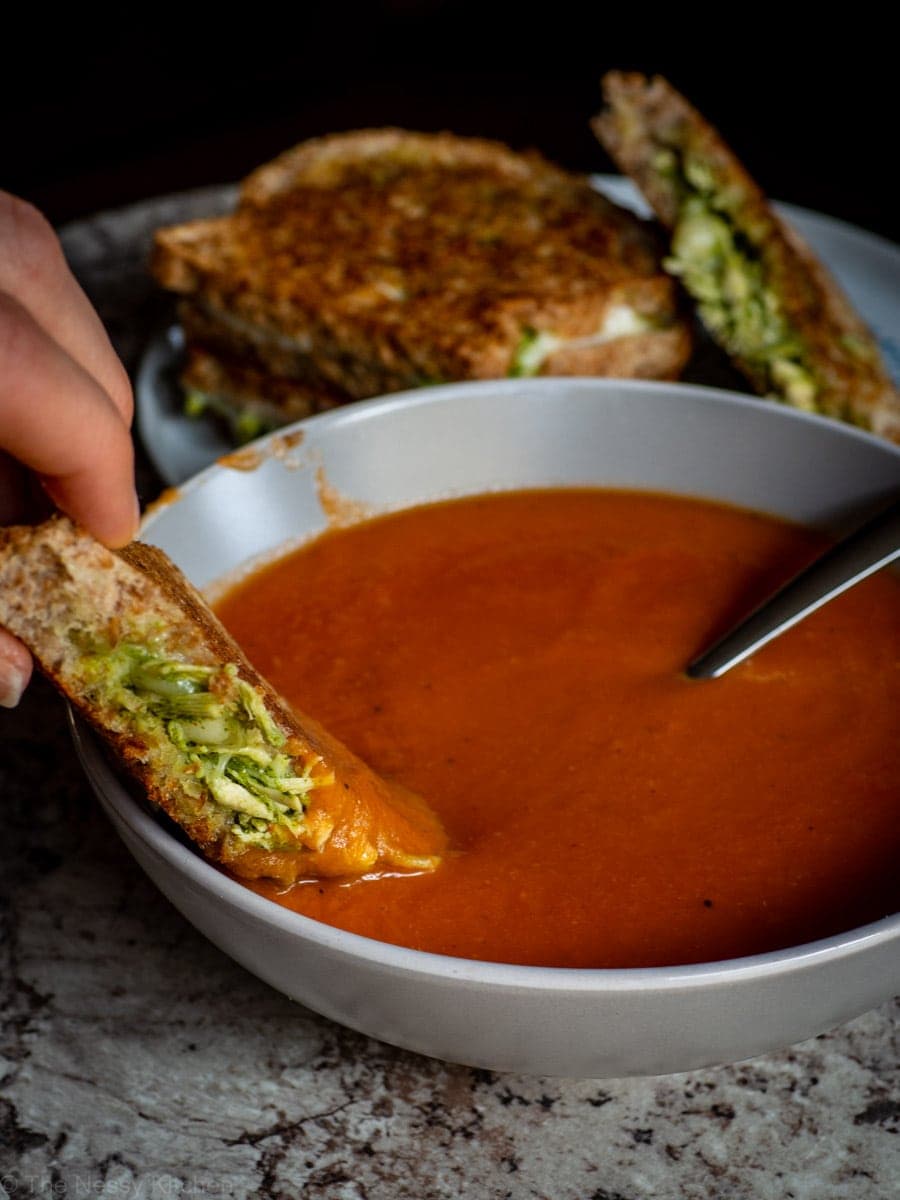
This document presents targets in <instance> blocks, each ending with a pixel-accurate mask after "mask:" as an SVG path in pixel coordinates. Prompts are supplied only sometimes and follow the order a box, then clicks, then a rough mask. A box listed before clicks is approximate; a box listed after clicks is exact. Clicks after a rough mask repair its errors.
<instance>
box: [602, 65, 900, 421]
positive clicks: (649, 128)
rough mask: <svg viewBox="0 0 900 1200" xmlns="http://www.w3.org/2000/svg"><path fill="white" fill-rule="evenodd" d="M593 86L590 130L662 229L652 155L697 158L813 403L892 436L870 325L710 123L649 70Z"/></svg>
mask: <svg viewBox="0 0 900 1200" xmlns="http://www.w3.org/2000/svg"><path fill="white" fill-rule="evenodd" d="M603 91H604V98H605V100H606V105H607V107H606V109H605V110H604V112H602V113H601V114H600V115H599V116H597V117H596V118H595V119H594V122H593V128H594V131H595V132H596V134H597V136H598V137H599V139H600V140H601V142H602V143H603V145H604V147H605V148H606V150H607V151H608V152H609V154H610V155H611V157H612V158H613V159H614V161H615V162H616V164H617V165H618V166H619V168H620V169H621V170H622V171H623V172H625V173H626V174H628V175H630V176H631V177H632V179H634V181H635V183H636V184H637V185H638V187H639V188H640V189H641V191H642V193H643V194H644V196H645V197H646V199H647V201H648V202H649V203H650V205H651V206H652V207H653V209H654V211H655V212H656V214H657V215H658V216H659V218H660V220H661V221H662V222H663V223H664V224H665V225H666V226H667V227H668V228H669V229H672V228H673V227H674V225H675V223H676V220H677V218H678V209H679V200H680V192H679V185H678V182H677V176H676V175H674V174H673V173H671V172H670V171H669V170H667V169H666V167H665V165H664V160H662V159H661V158H660V155H661V154H665V153H669V154H674V155H675V157H676V160H677V161H678V162H679V163H680V164H683V163H684V162H687V161H691V162H693V163H700V164H703V166H704V168H705V169H706V170H707V171H708V172H709V174H710V177H711V179H712V180H713V182H714V186H715V189H716V193H717V203H718V204H719V205H720V211H722V212H724V213H726V214H727V216H728V218H729V219H730V220H731V221H732V222H733V224H734V225H735V226H736V227H737V228H738V229H739V230H740V232H741V235H742V237H743V238H744V239H745V240H746V242H747V243H748V244H749V245H750V246H752V247H753V249H754V250H755V252H756V254H757V255H758V257H759V260H760V262H761V264H762V268H763V273H764V279H765V282H766V286H767V287H768V288H769V289H770V290H771V291H772V292H773V293H774V294H775V295H776V296H777V297H778V301H779V304H780V307H781V310H782V312H783V314H784V316H785V318H786V319H787V321H788V323H789V325H790V327H791V329H792V330H794V331H795V332H796V334H797V335H798V337H799V338H800V339H801V341H802V343H803V345H804V347H805V361H807V362H808V363H809V365H810V368H811V370H812V371H813V374H814V375H815V377H816V380H817V383H818V385H819V394H818V397H817V407H818V408H819V409H820V410H821V411H822V412H824V413H826V414H827V415H830V416H835V417H839V418H842V419H845V420H849V421H852V422H853V423H855V424H858V425H862V426H864V427H865V428H869V429H871V430H872V431H873V432H876V433H879V434H882V435H883V436H886V437H889V438H891V439H893V440H895V441H900V397H898V394H897V391H896V389H895V388H894V385H893V383H892V381H891V379H890V377H889V375H888V372H887V370H886V368H885V365H884V363H883V361H882V359H881V354H880V351H879V349H878V345H877V342H876V341H875V338H874V337H873V336H872V333H871V331H870V330H869V329H868V327H867V326H866V324H865V323H864V322H863V321H862V320H861V318H860V317H859V315H858V314H857V313H856V312H855V310H854V309H853V306H852V305H851V304H850V302H849V300H848V299H847V297H846V296H845V295H844V293H843V292H842V290H841V289H840V287H839V286H838V285H837V283H836V282H835V280H834V279H833V278H832V276H831V275H830V273H829V272H828V271H827V270H826V268H825V267H824V266H823V264H822V263H821V262H820V261H818V259H817V258H816V257H815V255H814V254H813V253H812V251H811V250H810V249H809V247H808V246H806V244H805V243H804V242H803V240H802V239H801V238H800V237H799V235H798V234H797V233H796V232H795V231H794V230H793V229H792V228H791V227H790V226H789V225H788V224H787V223H786V222H785V221H783V220H782V219H781V218H780V217H779V216H778V214H777V213H776V212H775V211H774V209H773V208H772V207H771V205H770V203H769V201H768V199H767V197H766V195H765V194H764V192H763V191H762V189H761V188H760V187H759V185H758V184H757V183H756V182H755V181H754V180H753V179H752V178H751V177H750V175H749V174H748V173H747V171H746V169H745V168H744V167H743V165H742V164H741V162H740V161H739V160H738V158H737V157H736V155H735V154H734V153H733V151H732V150H731V149H730V148H729V147H728V146H727V145H726V143H725V142H724V141H723V139H722V138H721V136H720V135H719V133H718V132H717V131H716V129H714V128H713V126H712V125H710V124H709V122H708V121H706V120H705V119H704V118H703V117H702V116H701V114H700V113H699V112H697V110H696V109H695V108H693V106H692V105H690V104H689V103H688V101H687V100H686V99H685V98H684V97H683V96H682V95H680V94H679V93H678V92H677V91H676V90H675V89H674V88H673V87H671V85H670V84H669V83H667V82H666V80H664V79H662V78H660V77H658V76H657V77H655V78H652V79H651V78H647V77H646V76H643V75H639V74H634V73H623V72H612V73H610V74H609V75H607V76H606V77H605V78H604V80H603ZM734 361H735V364H736V365H737V366H738V367H740V369H741V370H742V371H743V372H744V374H745V375H746V376H747V378H748V380H749V381H750V383H751V384H752V385H753V387H754V388H755V389H756V390H758V391H761V392H767V391H768V390H769V388H770V387H771V383H770V381H768V380H767V378H766V377H765V375H764V374H761V372H760V370H759V368H758V366H757V365H755V364H754V363H753V362H750V361H747V360H745V359H742V358H741V357H739V356H735V357H734Z"/></svg>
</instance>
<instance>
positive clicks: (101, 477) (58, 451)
mask: <svg viewBox="0 0 900 1200" xmlns="http://www.w3.org/2000/svg"><path fill="white" fill-rule="evenodd" d="M0 446H2V447H3V448H4V449H5V450H6V451H7V453H8V454H10V455H12V457H13V458H15V459H18V461H19V462H20V463H23V464H24V465H25V466H26V467H28V468H30V469H31V470H32V471H34V472H35V473H36V474H37V475H38V477H39V478H40V480H41V483H42V484H43V486H44V487H45V489H46V490H47V492H48V493H49V495H50V496H51V498H52V499H53V500H54V501H55V502H56V504H58V505H59V507H60V508H61V509H63V511H64V512H67V513H68V514H69V515H70V516H71V517H72V518H74V519H75V520H76V521H78V522H80V524H82V525H84V526H85V528H86V529H88V530H89V531H90V532H91V533H93V534H94V536H95V537H97V538H99V539H100V540H101V541H103V542H105V543H107V545H110V546H118V545H123V544H124V543H125V542H127V541H129V540H130V538H131V537H133V535H134V533H135V532H136V531H137V525H138V519H139V509H138V501H137V496H136V494H135V489H134V449H133V446H132V441H131V435H130V433H129V431H128V425H127V423H126V420H125V418H124V417H123V414H122V412H121V409H120V408H119V407H118V405H116V404H115V402H114V401H113V400H112V399H111V398H110V397H109V396H108V395H107V394H106V392H105V391H104V390H103V388H102V387H101V386H100V385H99V383H98V382H97V380H96V379H95V378H94V377H93V376H92V375H91V374H90V373H89V372H88V371H87V370H86V369H85V368H84V367H83V366H82V365H79V363H78V362H76V361H75V360H74V359H72V358H71V357H70V356H69V355H68V354H67V353H66V352H65V350H64V349H63V348H62V347H61V346H60V345H59V344H58V343H57V342H56V341H54V339H53V338H52V337H50V336H49V334H48V333H47V332H46V330H45V329H43V328H42V327H41V326H40V325H39V324H38V323H37V321H36V320H35V319H34V317H33V316H32V315H31V314H30V313H29V312H27V311H26V309H25V308H23V307H22V305H21V304H19V303H18V301H17V300H15V299H14V298H13V297H11V296H9V295H5V294H3V293H2V292H0Z"/></svg>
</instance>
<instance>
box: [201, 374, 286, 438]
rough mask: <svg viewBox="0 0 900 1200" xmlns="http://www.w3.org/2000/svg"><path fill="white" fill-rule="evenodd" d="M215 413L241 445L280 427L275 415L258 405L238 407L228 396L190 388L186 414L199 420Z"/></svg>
mask: <svg viewBox="0 0 900 1200" xmlns="http://www.w3.org/2000/svg"><path fill="white" fill-rule="evenodd" d="M205 413H212V415H213V416H215V417H219V418H220V419H221V420H223V421H224V422H225V423H226V424H227V425H228V429H229V432H230V433H231V437H232V438H233V439H234V441H236V442H237V443H238V444H239V445H243V444H244V443H245V442H252V441H253V440H254V438H258V437H261V436H262V435H263V434H264V433H270V432H271V431H272V430H273V429H276V428H277V427H278V425H279V421H278V418H277V417H276V416H275V415H274V414H268V413H266V412H265V411H264V409H263V408H262V406H260V405H258V404H245V405H243V406H242V407H241V406H239V405H235V404H234V403H233V402H231V401H230V400H228V399H227V397H225V396H218V395H216V394H214V393H213V392H201V391H200V390H199V388H188V389H187V391H186V392H185V397H184V415H185V416H186V417H191V418H192V419H196V418H197V417H202V416H203V415H204V414H205Z"/></svg>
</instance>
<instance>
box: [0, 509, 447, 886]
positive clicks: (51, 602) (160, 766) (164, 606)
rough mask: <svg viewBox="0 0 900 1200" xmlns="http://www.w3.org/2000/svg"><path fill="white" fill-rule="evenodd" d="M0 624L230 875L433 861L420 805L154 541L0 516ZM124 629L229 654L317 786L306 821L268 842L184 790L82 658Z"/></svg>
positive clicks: (216, 659) (184, 649)
mask: <svg viewBox="0 0 900 1200" xmlns="http://www.w3.org/2000/svg"><path fill="white" fill-rule="evenodd" d="M0 625H3V626H4V627H5V628H6V629H8V630H9V631H10V632H11V633H13V634H14V635H15V636H16V637H18V638H19V639H21V641H23V642H24V643H25V645H26V646H27V647H28V648H29V650H30V651H31V652H32V654H33V655H34V657H35V659H36V661H37V663H38V665H39V667H40V668H41V670H42V671H43V672H44V674H45V675H46V676H47V677H48V678H49V679H50V680H51V681H52V682H53V683H54V685H55V686H56V687H57V688H58V689H59V690H60V691H61V692H62V694H63V695H64V696H65V697H66V698H67V699H68V701H69V702H70V703H71V704H72V706H73V707H74V708H75V710H76V711H77V712H78V713H79V715H80V716H81V717H83V718H84V719H85V720H86V721H87V722H88V723H89V724H90V725H91V726H92V727H93V728H94V730H95V731H96V732H97V733H98V734H100V736H101V737H102V738H103V739H104V741H105V742H106V743H107V745H108V746H109V747H110V749H111V750H112V752H113V754H114V756H115V758H116V759H117V761H118V762H119V763H120V764H121V766H122V767H123V768H124V769H125V770H126V771H127V772H128V774H129V775H130V776H131V777H132V778H133V779H135V780H136V781H138V783H139V784H140V785H141V786H142V788H143V789H144V792H145V793H146V795H147V797H148V798H149V800H150V801H151V803H152V804H153V805H155V806H157V807H158V808H159V809H161V810H162V811H163V812H165V813H166V814H167V815H168V817H170V818H171V819H172V820H173V821H175V822H176V823H177V824H178V825H179V826H180V827H181V828H182V829H183V830H184V832H185V833H186V834H187V835H188V837H189V838H190V839H191V840H192V841H193V842H194V843H195V844H196V845H197V846H198V848H199V849H200V850H201V851H202V852H203V853H204V854H205V855H206V856H207V857H209V858H211V859H212V860H214V861H217V862H219V863H222V864H223V865H226V866H228V867H229V868H230V869H231V870H232V871H233V872H234V873H235V874H238V875H241V876H244V877H250V878H256V877H262V876H264V877H271V878H275V879H277V880H279V881H280V882H282V883H285V884H288V883H292V882H294V881H295V880H296V879H299V878H304V877H310V876H317V875H344V874H355V873H359V872H361V871H366V872H368V871H372V870H378V869H380V868H383V867H393V868H399V869H409V868H410V867H411V866H412V867H415V868H416V869H426V868H427V867H429V866H434V865H436V863H437V861H438V860H439V855H440V851H441V849H442V847H443V842H444V836H443V833H442V831H441V829H440V826H439V823H438V822H437V820H436V819H435V818H434V817H433V815H432V814H431V813H430V812H428V810H427V809H426V808H425V807H424V805H422V804H421V802H419V801H417V800H416V798H414V797H410V796H409V795H408V794H407V793H405V792H403V791H401V790H400V789H392V788H391V787H390V786H389V785H388V784H387V783H386V782H385V781H383V780H382V779H380V778H379V777H378V776H376V775H375V774H374V773H373V772H372V771H370V770H369V768H368V767H366V766H365V764H364V763H362V762H361V761H360V760H359V759H358V758H357V757H356V756H355V755H353V754H352V753H351V751H350V750H348V749H347V747H345V746H344V745H343V744H342V743H340V742H338V741H337V739H335V738H333V737H331V736H330V735H329V734H328V733H327V732H326V731H325V730H323V729H322V728H321V727H320V726H319V725H318V724H317V723H316V722H315V721H314V720H312V719H311V718H309V717H306V716H303V715H300V714H298V713H296V712H294V710H293V709H291V708H290V707H289V706H288V705H287V704H286V703H285V701H284V700H283V699H282V698H281V697H280V696H279V695H278V694H277V693H276V692H275V691H274V690H273V689H272V687H271V686H270V685H269V684H268V683H267V682H266V680H265V679H263V678H262V677H261V676H260V675H259V674H258V672H257V671H256V670H255V669H254V668H253V666H252V665H251V664H250V663H249V662H248V660H247V658H246V657H245V655H244V654H243V653H242V651H241V650H240V648H239V647H238V646H237V645H236V643H235V642H234V640H233V639H232V638H231V636H230V635H229V634H228V633H227V631H226V630H225V629H224V627H223V626H222V624H221V623H220V622H219V620H218V619H217V618H216V616H215V615H214V613H213V612H212V611H211V610H210V608H209V606H208V605H207V604H206V602H205V601H204V599H203V597H202V596H201V595H200V593H199V592H197V590H196V589H195V588H194V587H193V586H192V585H191V584H190V583H189V582H188V580H187V579H186V578H185V577H184V575H183V574H182V573H181V572H180V571H179V570H178V569H177V567H175V565H174V564H173V563H172V562H171V560H170V559H169V558H168V557H167V556H166V555H165V554H164V553H163V552H162V551H161V550H159V549H157V548H156V547H154V546H151V545H146V544H143V543H140V542H134V543H132V544H131V545H130V546H128V547H126V548H125V549H123V550H121V551H118V552H113V551H111V550H108V549H107V548H106V547H104V546H102V545H100V543H98V542H97V541H95V540H94V539H93V538H92V537H91V536H90V535H89V534H87V533H86V532H84V531H83V530H82V529H80V528H78V527H77V526H76V525H74V524H73V523H72V522H71V521H70V520H69V519H68V518H65V517H60V516H57V517H54V518H52V519H51V520H49V521H47V522H45V523H44V524H42V525H38V526H13V527H9V528H5V529H0ZM123 642H127V643H129V644H131V643H138V644H152V645H153V646H154V647H157V648H159V647H161V648H162V649H163V650H164V652H165V654H166V655H169V656H172V657H173V658H176V659H178V660H179V661H181V662H184V663H190V664H192V665H197V666H205V667H221V666H223V665H224V664H232V665H233V669H234V671H235V672H236V675H237V677H239V678H240V679H242V680H244V681H246V682H247V683H248V684H249V685H250V686H251V687H252V688H253V689H255V691H256V692H257V693H258V695H259V696H260V697H261V698H262V700H263V703H264V705H265V708H266V710H267V712H268V713H269V715H270V717H271V718H272V720H273V721H274V722H275V725H276V726H277V728H278V729H279V730H280V731H281V733H282V734H283V735H284V737H285V739H286V741H285V752H286V753H287V754H289V755H290V756H291V758H292V760H293V761H294V764H295V767H296V770H297V771H298V772H308V773H310V775H311V777H312V778H313V779H314V780H317V781H319V782H318V786H316V787H315V788H314V790H313V791H312V792H311V797H312V799H311V800H310V803H309V807H308V808H307V810H306V813H305V819H304V828H303V830H302V831H301V832H300V834H299V835H298V836H297V837H296V838H295V839H289V841H290V844H288V845H285V846H283V847H281V848H278V849H263V848H260V847H258V846H248V845H247V844H245V843H244V842H242V841H241V840H240V838H237V837H235V836H234V834H233V829H232V826H231V825H230V824H229V814H228V813H227V812H223V810H222V809H221V808H220V807H219V806H217V805H216V804H215V802H214V801H213V798H212V797H211V795H210V794H209V793H208V792H207V793H206V794H205V795H201V796H199V797H198V796H197V795H196V794H194V793H196V788H194V789H193V790H192V791H191V792H189V791H186V790H185V788H184V786H183V784H184V774H185V772H184V768H183V766H180V765H177V766H176V765H173V762H172V757H173V756H172V753H171V748H170V747H169V746H164V747H163V748H162V749H160V747H159V746H157V745H156V742H155V739H152V738H149V737H148V736H146V735H145V734H144V733H143V732H142V730H141V728H140V727H139V726H135V724H134V722H133V721H132V719H131V714H130V713H128V712H125V711H122V709H121V708H120V707H118V706H117V705H116V704H114V703H111V702H110V701H109V700H108V699H105V698H104V696H103V694H102V691H101V690H99V689H98V687H97V686H96V681H95V679H94V677H93V676H92V675H91V672H90V670H89V669H88V665H87V664H88V663H89V662H90V661H93V660H94V658H95V656H96V655H97V654H98V648H99V650H100V651H102V650H103V649H108V648H115V647H117V646H120V645H121V644H122V643H123Z"/></svg>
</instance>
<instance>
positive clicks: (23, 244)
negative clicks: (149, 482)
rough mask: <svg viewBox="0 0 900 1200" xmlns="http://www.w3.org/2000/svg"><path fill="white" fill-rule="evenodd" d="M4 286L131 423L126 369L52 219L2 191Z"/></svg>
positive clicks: (0, 266)
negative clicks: (69, 261) (72, 267)
mask: <svg viewBox="0 0 900 1200" xmlns="http://www.w3.org/2000/svg"><path fill="white" fill-rule="evenodd" d="M0 291H4V292H6V293H7V294H8V295H10V296H12V297H13V298H14V299H16V300H17V301H18V302H19V304H21V305H22V307H23V308H25V309H27V310H28V312H29V313H30V314H31V316H32V317H33V318H34V320H35V321H36V322H37V324H38V325H40V326H42V328H44V329H45V330H46V331H47V333H48V334H49V335H50V337H52V338H53V340H54V341H55V342H56V343H57V345H59V346H61V347H62V349H63V350H65V351H66V352H67V353H68V355H69V356H70V358H72V359H74V361H75V362H77V363H79V364H80V365H81V366H82V367H83V368H84V370H85V371H87V373H88V374H89V375H92V376H93V377H94V379H96V381H97V383H98V384H99V385H100V386H101V387H102V388H103V390H104V391H105V392H106V394H107V395H108V396H109V398H110V399H111V400H112V402H113V404H114V405H115V406H116V408H117V409H118V410H119V412H120V413H121V415H122V419H123V420H124V421H125V423H126V424H130V423H131V417H132V412H133V406H134V402H133V398H132V392H131V384H130V382H129V379H128V375H127V372H126V371H125V368H124V367H123V366H122V363H121V361H120V359H119V357H118V355H117V354H116V352H115V350H113V348H112V345H111V344H110V340H109V338H108V336H107V334H106V330H105V329H104V328H103V323H102V322H101V320H100V318H99V317H98V316H97V313H96V312H95V311H94V308H93V306H92V305H91V303H90V301H89V300H88V298H87V296H85V294H84V292H83V291H82V289H81V287H80V286H79V284H78V282H77V280H76V279H75V277H74V275H73V274H72V272H71V271H70V270H69V267H68V264H67V263H66V260H65V257H64V255H63V252H62V247H61V246H60V244H59V239H58V238H57V236H56V234H55V233H54V231H53V228H52V226H51V225H50V223H49V222H48V221H47V220H46V219H45V218H44V217H43V216H42V215H41V213H39V212H38V210H37V209H36V208H34V207H33V206H32V205H30V204H28V203H26V202H25V201H24V200H20V199H18V197H16V196H12V195H10V194H9V193H8V192H4V191H0Z"/></svg>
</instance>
